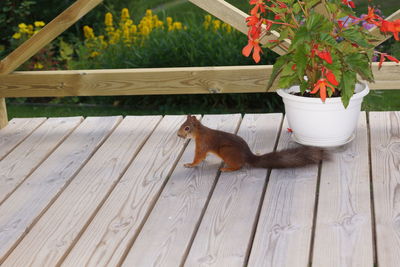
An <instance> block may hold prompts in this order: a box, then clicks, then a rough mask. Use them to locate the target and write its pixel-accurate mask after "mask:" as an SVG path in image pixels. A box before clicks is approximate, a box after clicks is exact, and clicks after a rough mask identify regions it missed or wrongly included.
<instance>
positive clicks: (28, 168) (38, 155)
mask: <svg viewBox="0 0 400 267" xmlns="http://www.w3.org/2000/svg"><path fill="white" fill-rule="evenodd" d="M80 122H81V118H51V119H48V120H47V121H46V122H44V123H43V124H42V125H41V126H40V127H39V128H38V129H36V130H35V131H34V132H33V133H32V134H31V135H30V136H29V137H28V138H26V139H25V141H24V142H22V143H21V144H20V145H19V146H18V147H17V148H15V149H14V150H13V151H12V152H11V153H10V154H9V155H8V156H7V157H6V158H4V159H3V160H2V161H0V203H2V202H3V201H4V200H5V199H6V198H7V197H8V196H9V195H10V194H11V193H12V192H13V191H14V190H15V189H16V188H17V187H18V186H19V184H21V183H22V182H23V181H24V180H25V178H26V177H28V176H29V175H30V174H31V173H32V172H33V171H34V170H35V169H36V167H37V166H39V165H40V163H42V162H43V161H44V160H45V159H46V158H47V157H48V156H49V155H50V154H51V152H52V151H53V150H54V149H55V148H56V147H57V146H58V145H59V144H60V143H61V142H62V141H63V140H64V139H65V138H66V137H67V136H68V134H70V133H71V132H72V131H73V130H74V129H75V127H76V126H78V125H79V124H80Z"/></svg>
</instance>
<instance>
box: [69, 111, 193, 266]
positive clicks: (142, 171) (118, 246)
mask: <svg viewBox="0 0 400 267" xmlns="http://www.w3.org/2000/svg"><path fill="white" fill-rule="evenodd" d="M184 120H185V116H165V117H164V118H163V120H162V121H161V122H160V124H159V125H158V126H157V128H156V129H155V131H154V133H153V134H152V135H151V136H150V138H149V140H148V141H147V142H146V144H145V145H144V146H143V148H142V149H141V151H140V153H139V154H138V155H137V156H136V158H135V160H134V161H133V163H132V164H131V166H130V167H129V168H128V170H127V171H126V173H125V174H124V175H123V177H122V179H121V180H120V181H119V182H118V184H117V185H116V187H115V188H114V190H113V191H112V193H111V194H110V196H109V197H108V198H107V200H106V201H105V203H104V205H103V206H102V207H101V209H100V210H99V212H98V213H97V215H96V216H95V217H94V219H93V220H92V222H91V223H90V225H89V226H88V227H87V229H86V231H85V232H84V233H83V235H82V236H81V237H80V239H79V240H78V242H77V244H76V245H75V246H74V247H73V249H72V250H71V252H70V253H69V254H68V256H67V257H66V259H65V261H64V262H63V263H62V266H96V267H100V266H116V265H118V264H119V263H120V261H121V260H122V258H123V257H124V256H125V254H126V253H127V252H128V249H129V247H130V246H131V245H132V241H133V240H134V238H135V237H136V236H137V234H138V232H139V231H140V229H141V227H142V225H143V223H144V221H145V220H146V218H147V216H148V214H149V212H150V211H151V209H152V207H153V205H154V203H155V201H156V200H157V198H158V196H159V194H160V191H161V190H162V188H163V186H164V184H165V182H166V181H167V179H168V177H169V176H170V174H171V172H172V170H173V169H174V167H175V164H176V163H177V161H178V159H179V157H180V156H181V153H182V152H183V149H184V148H185V145H186V141H185V140H183V139H181V138H179V137H178V136H177V134H176V133H177V130H178V128H179V126H180V125H181V124H182V123H183V122H184Z"/></svg>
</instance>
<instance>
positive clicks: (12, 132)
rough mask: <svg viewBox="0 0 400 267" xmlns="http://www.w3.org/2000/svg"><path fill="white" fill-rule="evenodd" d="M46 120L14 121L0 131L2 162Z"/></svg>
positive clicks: (0, 157) (0, 156) (0, 155)
mask: <svg viewBox="0 0 400 267" xmlns="http://www.w3.org/2000/svg"><path fill="white" fill-rule="evenodd" d="M45 120H46V118H30V119H12V120H11V121H9V122H8V125H7V126H6V127H5V128H3V129H1V130H0V160H2V159H3V158H4V157H5V156H6V155H7V154H8V153H10V152H11V151H12V150H13V149H14V148H15V147H16V146H18V145H19V144H20V143H21V142H22V141H23V140H24V139H25V138H27V137H28V136H29V135H30V134H31V133H32V132H33V131H34V130H35V129H36V128H37V127H39V125H40V124H42V123H43V122H44V121H45Z"/></svg>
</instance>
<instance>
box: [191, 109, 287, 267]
mask: <svg viewBox="0 0 400 267" xmlns="http://www.w3.org/2000/svg"><path fill="white" fill-rule="evenodd" d="M281 123H282V115H281V114H259V115H251V114H246V115H245V117H244V118H243V120H242V123H241V125H240V129H239V131H238V135H239V136H241V137H243V139H244V140H245V141H246V142H247V143H248V144H249V147H250V149H251V150H252V151H253V152H255V153H256V154H265V153H268V152H272V151H273V149H274V147H275V142H276V139H277V136H278V134H279V130H280V126H281ZM267 172H268V170H267V169H261V168H251V167H250V168H248V167H245V168H243V169H241V170H239V171H235V172H226V173H221V176H220V178H219V179H218V182H217V185H216V188H215V190H214V192H213V194H212V196H211V200H210V203H209V205H208V207H207V209H206V212H205V214H204V217H203V219H202V221H201V224H200V227H199V230H198V232H197V234H196V237H195V239H194V241H193V245H192V247H191V248H190V251H189V255H188V258H187V260H186V262H185V266H231V267H234V266H243V265H244V264H245V260H246V254H247V251H248V250H249V247H250V243H251V241H252V240H251V239H252V235H253V230H254V229H253V228H254V225H255V223H256V220H257V212H258V208H259V205H260V201H261V197H262V193H263V190H264V185H265V182H266V177H267Z"/></svg>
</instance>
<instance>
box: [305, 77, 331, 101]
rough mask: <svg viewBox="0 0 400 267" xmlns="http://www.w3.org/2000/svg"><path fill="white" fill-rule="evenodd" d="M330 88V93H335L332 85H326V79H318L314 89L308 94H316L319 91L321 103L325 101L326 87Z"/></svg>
mask: <svg viewBox="0 0 400 267" xmlns="http://www.w3.org/2000/svg"><path fill="white" fill-rule="evenodd" d="M327 86H328V87H329V88H331V90H332V92H335V88H333V86H332V85H330V84H329V83H327V80H326V79H323V78H322V79H319V80H318V82H317V83H316V84H315V85H314V89H313V90H312V91H311V92H310V94H316V93H317V92H318V91H319V96H320V97H321V99H322V102H325V99H326V87H327Z"/></svg>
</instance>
